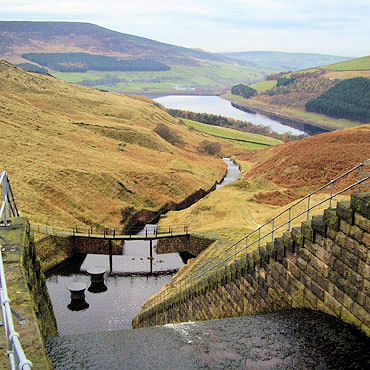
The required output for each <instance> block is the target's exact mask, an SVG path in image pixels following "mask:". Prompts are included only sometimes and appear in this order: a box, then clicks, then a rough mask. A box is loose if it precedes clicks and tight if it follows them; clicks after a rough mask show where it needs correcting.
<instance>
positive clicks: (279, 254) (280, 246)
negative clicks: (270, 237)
mask: <svg viewBox="0 0 370 370" xmlns="http://www.w3.org/2000/svg"><path fill="white" fill-rule="evenodd" d="M274 250H275V252H276V254H275V258H276V261H282V260H283V258H284V257H285V253H284V243H283V239H282V238H275V239H274Z"/></svg>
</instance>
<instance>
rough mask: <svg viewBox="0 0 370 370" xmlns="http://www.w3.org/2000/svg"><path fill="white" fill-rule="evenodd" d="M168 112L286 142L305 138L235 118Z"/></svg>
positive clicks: (177, 110)
mask: <svg viewBox="0 0 370 370" xmlns="http://www.w3.org/2000/svg"><path fill="white" fill-rule="evenodd" d="M167 112H168V113H169V114H170V115H171V116H173V117H177V118H184V119H189V120H192V121H197V122H201V123H205V124H207V125H213V126H220V127H229V128H233V129H235V130H239V131H244V132H250V133H253V134H259V135H263V136H268V137H272V138H274V139H278V140H282V141H284V142H285V141H292V140H299V139H302V138H303V137H305V135H299V136H296V135H293V134H290V133H284V134H279V133H277V132H275V131H271V129H270V128H269V127H267V126H262V125H254V124H253V123H250V122H246V121H241V120H236V119H233V118H228V117H224V116H220V115H216V114H209V113H197V112H191V111H183V110H179V109H167Z"/></svg>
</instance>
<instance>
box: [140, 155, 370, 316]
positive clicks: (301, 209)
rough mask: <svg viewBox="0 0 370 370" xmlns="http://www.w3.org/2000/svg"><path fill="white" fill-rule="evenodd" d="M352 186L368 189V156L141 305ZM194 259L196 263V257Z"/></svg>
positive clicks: (241, 252)
mask: <svg viewBox="0 0 370 370" xmlns="http://www.w3.org/2000/svg"><path fill="white" fill-rule="evenodd" d="M356 172H357V173H356ZM354 175H357V176H356V177H357V178H358V180H357V181H354V182H353V183H352V184H350V185H348V186H343V185H342V184H341V182H343V179H344V178H346V177H348V176H354ZM356 189H357V191H358V192H360V191H362V190H363V189H369V191H370V159H368V160H366V161H364V162H363V163H360V164H359V165H357V166H356V167H354V168H352V169H350V170H349V171H347V172H345V173H343V174H342V175H340V176H338V177H336V178H335V179H333V180H331V181H329V182H328V183H327V184H325V185H323V186H321V187H320V188H318V189H317V190H315V191H313V192H312V193H310V194H308V195H307V196H305V197H304V198H302V199H301V200H299V201H298V202H296V203H294V204H293V205H292V206H290V207H289V208H287V209H285V210H284V211H283V212H281V213H279V214H278V215H277V216H275V217H273V218H272V219H271V220H269V221H267V222H266V223H265V224H263V225H259V227H258V228H257V229H255V230H253V231H252V232H250V233H248V234H247V235H245V236H244V237H243V238H241V239H240V240H238V241H236V242H235V243H233V244H231V245H230V246H228V247H227V248H225V249H222V250H221V251H219V252H218V253H216V255H214V256H212V257H211V258H209V259H208V260H205V261H202V262H201V263H198V264H196V265H195V266H194V267H193V268H192V270H191V271H189V273H187V274H186V275H185V277H183V278H179V280H178V281H176V285H175V286H172V287H171V285H170V286H169V288H167V289H166V290H163V291H161V292H160V293H159V294H157V295H155V296H154V297H153V298H152V299H150V300H149V301H147V302H146V303H145V305H144V307H145V309H149V308H150V307H152V306H154V305H156V304H158V303H159V302H161V301H162V300H164V299H166V298H168V297H169V295H177V294H178V293H179V292H181V291H183V290H184V289H186V288H188V287H189V286H191V285H193V284H194V283H195V282H197V281H199V280H201V279H204V278H206V277H207V276H209V275H210V274H211V273H213V272H214V271H217V270H220V269H222V268H223V267H225V266H227V265H229V264H231V263H233V262H236V261H237V260H238V259H239V258H241V256H243V255H246V254H248V253H250V252H251V251H252V250H254V249H256V248H259V247H260V246H261V244H262V242H264V243H266V242H270V241H271V242H273V241H274V238H275V237H276V236H278V235H281V234H282V233H283V232H284V231H287V230H288V231H290V230H291V228H292V224H293V223H294V222H296V221H299V220H300V221H304V220H309V217H310V212H311V211H312V210H313V209H315V208H317V207H319V206H321V205H323V204H324V203H328V205H329V208H332V205H333V199H334V198H336V197H337V196H339V195H341V194H344V193H346V192H349V191H352V192H353V191H355V190H356ZM319 193H320V195H321V194H322V193H324V194H327V195H326V196H324V199H322V196H318V195H319ZM318 199H319V200H318ZM266 229H267V231H266ZM194 262H195V263H196V260H195V261H194ZM171 288H172V290H171Z"/></svg>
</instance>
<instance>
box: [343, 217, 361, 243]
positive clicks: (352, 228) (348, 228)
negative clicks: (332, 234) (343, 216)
mask: <svg viewBox="0 0 370 370" xmlns="http://www.w3.org/2000/svg"><path fill="white" fill-rule="evenodd" d="M340 230H341V231H342V232H343V233H344V234H347V235H349V236H350V237H351V238H353V239H355V240H356V241H357V242H359V243H362V242H363V237H364V231H363V230H362V229H360V228H359V227H358V226H356V225H350V224H349V223H347V222H345V221H343V220H341V222H340Z"/></svg>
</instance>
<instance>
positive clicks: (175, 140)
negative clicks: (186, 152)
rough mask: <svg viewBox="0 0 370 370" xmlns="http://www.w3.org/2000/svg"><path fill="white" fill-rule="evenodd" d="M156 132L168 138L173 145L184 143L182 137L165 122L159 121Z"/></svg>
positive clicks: (163, 137) (165, 138)
mask: <svg viewBox="0 0 370 370" xmlns="http://www.w3.org/2000/svg"><path fill="white" fill-rule="evenodd" d="M154 132H155V133H157V134H158V135H159V136H160V137H161V138H162V139H164V140H166V141H167V142H168V143H170V144H172V145H180V146H181V145H183V144H184V141H183V140H182V137H181V136H180V135H178V134H177V133H176V132H175V131H173V130H171V129H170V128H169V127H168V126H167V125H165V124H163V123H158V125H157V126H156V128H155V129H154Z"/></svg>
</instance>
